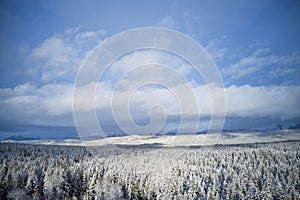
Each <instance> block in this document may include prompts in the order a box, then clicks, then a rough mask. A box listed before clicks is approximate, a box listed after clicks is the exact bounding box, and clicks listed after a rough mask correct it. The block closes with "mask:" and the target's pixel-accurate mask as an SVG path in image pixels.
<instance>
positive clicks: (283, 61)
mask: <svg viewBox="0 0 300 200" xmlns="http://www.w3.org/2000/svg"><path fill="white" fill-rule="evenodd" d="M298 65H300V53H299V52H293V53H292V54H290V55H275V54H271V53H270V49H269V48H263V49H259V50H256V51H255V52H253V53H252V54H251V55H250V56H245V57H243V58H241V59H240V60H239V61H238V62H236V63H233V64H231V65H230V66H229V67H228V68H225V69H224V70H223V73H224V75H226V76H228V77H229V78H230V79H232V80H236V79H240V78H242V77H245V76H247V75H250V74H253V73H255V72H257V71H260V70H262V69H264V68H265V67H270V75H272V76H273V77H274V76H276V75H275V74H274V73H273V72H272V71H273V70H274V71H277V70H279V71H285V72H290V73H295V72H297V69H298V67H295V66H298ZM281 75H282V73H281V74H277V76H281ZM290 75H291V74H290Z"/></svg>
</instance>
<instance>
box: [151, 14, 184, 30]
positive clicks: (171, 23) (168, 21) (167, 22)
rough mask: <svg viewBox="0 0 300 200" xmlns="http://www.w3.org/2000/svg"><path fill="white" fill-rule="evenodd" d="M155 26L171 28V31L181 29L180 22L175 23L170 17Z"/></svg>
mask: <svg viewBox="0 0 300 200" xmlns="http://www.w3.org/2000/svg"><path fill="white" fill-rule="evenodd" d="M155 26H157V27H162V28H170V29H177V28H179V24H178V22H177V21H175V20H174V18H172V17H170V16H168V17H164V18H162V19H161V20H160V21H159V22H157V23H156V24H155Z"/></svg>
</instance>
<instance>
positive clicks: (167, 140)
mask: <svg viewBox="0 0 300 200" xmlns="http://www.w3.org/2000/svg"><path fill="white" fill-rule="evenodd" d="M286 140H300V131H299V130H278V131H268V132H227V133H222V134H187V135H162V136H150V135H129V136H123V137H109V138H104V139H99V140H89V141H85V142H81V141H80V140H79V139H65V140H53V139H51V140H50V139H48V140H27V141H17V142H21V143H30V144H46V145H79V146H102V145H110V144H118V145H161V146H169V147H172V146H206V145H216V144H222V145H226V144H246V143H261V142H276V141H286ZM4 142H16V141H10V140H8V141H4Z"/></svg>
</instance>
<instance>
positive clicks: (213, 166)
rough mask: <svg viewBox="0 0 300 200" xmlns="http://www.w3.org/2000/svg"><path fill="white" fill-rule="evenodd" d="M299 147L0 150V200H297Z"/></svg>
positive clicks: (14, 146)
mask: <svg viewBox="0 0 300 200" xmlns="http://www.w3.org/2000/svg"><path fill="white" fill-rule="evenodd" d="M299 144H300V143H299V142H277V143H266V144H251V145H250V144H249V145H232V146H222V145H219V146H214V147H193V148H189V149H187V148H179V147H178V148H166V147H164V148H160V147H158V146H139V147H132V146H131V147H124V146H122V147H120V148H111V147H109V146H103V147H99V149H94V150H97V151H99V152H101V153H100V154H98V156H95V154H93V153H91V151H87V150H86V149H85V147H79V146H76V147H75V146H50V145H31V144H13V143H0V176H1V183H0V195H1V196H0V199H300V177H299V176H300V146H299Z"/></svg>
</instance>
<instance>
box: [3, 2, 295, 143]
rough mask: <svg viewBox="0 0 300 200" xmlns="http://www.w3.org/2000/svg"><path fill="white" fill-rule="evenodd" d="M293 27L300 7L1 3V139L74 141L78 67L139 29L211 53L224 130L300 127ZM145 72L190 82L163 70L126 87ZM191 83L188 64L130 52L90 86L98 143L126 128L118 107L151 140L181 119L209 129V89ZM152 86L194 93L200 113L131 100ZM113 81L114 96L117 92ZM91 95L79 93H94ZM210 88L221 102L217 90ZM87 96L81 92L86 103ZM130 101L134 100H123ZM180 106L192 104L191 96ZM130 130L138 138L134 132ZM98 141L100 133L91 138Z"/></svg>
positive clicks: (145, 97)
mask: <svg viewBox="0 0 300 200" xmlns="http://www.w3.org/2000/svg"><path fill="white" fill-rule="evenodd" d="M299 19H300V3H299V2H298V1H292V0H291V1H279V0H261V1H247V0H243V1H230V0H229V1H197V0H194V1H192V0H187V1H176V0H175V1H171V0H166V1H126V2H125V1H115V0H113V1H111V0H110V1H103V0H100V1H93V0H89V1H68V0H61V1H57V0H54V1H34V0H31V1H20V0H12V1H6V0H3V1H1V3H0V27H1V31H0V139H3V138H5V137H8V136H11V135H15V134H18V135H20V134H23V135H30V136H32V135H34V136H41V137H73V136H74V135H76V134H77V133H76V129H75V123H74V119H73V110H72V102H73V89H74V83H75V80H76V75H77V73H78V71H79V69H80V66H81V64H82V63H83V61H84V60H85V58H86V57H87V56H88V55H89V52H90V51H91V50H93V49H94V48H95V47H96V46H97V45H98V44H101V42H103V41H106V40H107V39H108V38H110V37H112V36H113V35H115V34H118V33H120V32H124V31H127V30H130V29H135V28H143V27H161V28H168V29H172V30H175V31H178V32H180V33H182V34H185V35H187V36H188V37H190V38H192V39H193V40H194V41H196V42H198V43H199V44H200V45H201V46H202V47H203V48H204V49H205V51H207V53H208V54H209V56H210V57H211V59H212V60H213V62H214V63H215V65H216V66H217V68H218V70H219V72H220V75H221V77H222V80H223V83H224V84H223V86H224V88H223V90H222V91H223V92H224V93H225V95H226V102H225V105H226V118H225V119H226V120H225V124H224V128H225V129H269V128H274V127H276V126H278V125H282V126H284V127H289V126H293V125H296V124H299V123H300V109H299V108H300V39H299V35H300V24H299ZM128 42H130V41H128ZM101 56H103V55H101ZM147 63H161V64H163V65H168V66H171V67H173V68H174V69H175V70H176V71H177V72H179V73H180V74H181V75H183V76H184V77H185V78H186V82H185V83H183V84H180V83H178V82H176V80H177V79H173V78H174V77H172V76H170V74H169V72H168V70H165V71H164V70H152V71H151V70H150V71H148V72H145V71H140V72H139V73H138V72H136V73H133V74H131V75H130V76H127V77H123V75H124V74H126V72H128V71H130V70H132V69H133V67H134V66H137V65H141V64H147ZM153 69H154V68H153ZM196 75H197V74H196V72H195V71H194V69H193V66H192V65H191V64H190V63H188V62H187V61H185V60H183V59H182V58H180V57H178V56H176V55H173V54H171V53H169V52H164V51H159V50H153V49H152V50H151V49H149V50H136V51H133V52H130V53H128V54H126V55H124V56H123V57H120V58H118V59H117V60H116V61H115V62H114V63H112V64H111V66H110V69H109V70H108V71H107V73H106V74H105V75H104V76H103V77H102V79H101V80H99V81H98V82H97V83H91V84H92V85H93V84H94V86H96V87H97V91H95V99H96V100H95V102H96V103H95V113H96V115H97V119H98V121H99V123H100V125H101V127H102V129H103V131H104V133H105V134H106V135H114V134H119V133H120V132H122V131H123V132H124V130H123V129H124V126H126V122H127V121H126V119H123V118H122V117H119V119H118V122H116V121H115V119H114V117H115V116H114V115H113V111H112V110H113V109H115V108H120V109H119V110H118V109H115V110H117V112H119V115H123V114H124V113H120V112H121V111H120V110H122V109H121V108H124V107H128V109H129V111H130V117H131V119H132V120H133V121H134V123H135V124H137V125H138V126H142V127H144V126H147V125H148V124H149V123H150V124H153V126H156V125H157V126H158V127H159V128H158V129H156V128H155V130H156V131H158V132H161V133H167V132H174V131H175V132H176V131H177V130H178V126H179V125H178V124H179V122H180V119H181V118H182V117H187V118H188V117H192V118H195V117H197V116H200V117H199V119H200V124H199V127H198V131H202V130H205V129H207V128H208V127H209V122H210V119H211V117H212V115H214V114H212V101H211V99H210V97H211V96H210V95H211V93H209V91H208V89H207V83H205V82H204V81H203V79H202V77H201V76H200V77H199V76H196ZM151 76H152V77H151ZM149 77H150V78H153V79H154V80H157V81H163V80H166V79H167V80H169V81H170V82H171V83H172V81H173V84H172V85H171V86H170V88H171V89H174V90H176V89H177V90H176V91H179V92H183V91H184V89H182V88H184V87H185V85H188V86H190V87H191V88H192V89H193V91H194V94H195V96H196V98H197V104H198V106H199V110H200V111H195V109H193V108H188V109H187V110H185V111H184V112H183V113H180V111H182V110H181V109H180V104H178V101H177V100H176V95H175V96H174V95H173V94H172V93H171V92H170V90H169V89H170V88H165V87H162V86H159V87H158V86H155V85H152V86H151V85H145V86H143V87H141V88H139V89H138V90H136V91H135V92H134V93H130V92H132V91H129V90H128V88H130V85H132V84H133V85H134V84H136V83H140V82H143V81H145V80H148V79H149ZM122 78H123V79H122ZM120 79H122V80H120ZM174 80H175V81H174ZM118 81H119V83H120V88H118V90H115V88H114V86H115V85H116V83H118ZM90 86H91V85H90ZM90 86H87V87H86V88H85V90H86V91H88V90H90V89H91V88H89V87H90ZM91 87H92V86H91ZM211 88H213V89H214V91H215V92H216V93H218V91H219V90H218V87H216V86H215V87H214V86H212V87H211ZM86 91H84V90H83V89H82V92H83V93H82V94H84V92H86ZM128 92H129V93H130V94H131V96H130V100H128V99H122V95H125V96H126V94H128ZM210 92H211V91H210ZM112 95H115V96H116V97H118V101H116V102H115V103H116V107H114V108H113V106H112V105H111V104H110V103H111V98H110V97H111V96H112ZM118 95H119V96H118ZM179 96H180V95H179ZM183 96H184V94H183ZM186 98H187V100H185V101H188V98H189V96H187V97H186ZM83 99H84V97H83ZM155 105H160V107H163V108H164V109H163V110H161V109H160V108H156V107H155ZM82 106H83V109H85V110H91V109H93V105H91V104H87V103H86V102H83V105H82ZM153 106H154V107H153ZM149 114H150V115H149ZM216 115H218V114H216ZM162 116H165V119H161V117H162ZM151 117H152V118H151ZM122 120H123V121H122ZM160 120H162V121H163V122H164V123H163V124H161V122H159V121H160ZM87 121H89V118H87ZM155 123H157V124H155ZM192 123H194V121H193V120H190V122H188V123H186V124H184V125H182V129H181V131H183V132H192V131H193V130H191V128H190V127H192ZM120 125H121V126H123V127H120ZM127 125H128V124H127ZM161 125H163V126H162V127H161ZM87 126H88V125H87ZM128 126H130V125H128ZM92 129H93V128H92ZM125 129H126V128H125ZM126 130H131V133H132V134H134V133H137V134H139V132H138V131H136V129H130V127H129V129H126ZM145 130H147V129H145ZM135 131H136V132H135ZM95 132H97V130H96V129H93V130H91V133H95ZM150 132H151V131H150ZM141 133H145V132H143V131H142V132H141Z"/></svg>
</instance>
